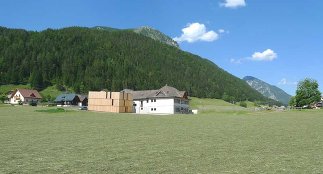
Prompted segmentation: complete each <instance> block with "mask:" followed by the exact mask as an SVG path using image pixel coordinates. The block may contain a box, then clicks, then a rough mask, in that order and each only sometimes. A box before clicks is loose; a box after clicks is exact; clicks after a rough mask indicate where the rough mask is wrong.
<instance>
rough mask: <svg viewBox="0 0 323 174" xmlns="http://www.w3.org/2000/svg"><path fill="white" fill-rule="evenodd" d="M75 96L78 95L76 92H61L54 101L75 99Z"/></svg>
mask: <svg viewBox="0 0 323 174" xmlns="http://www.w3.org/2000/svg"><path fill="white" fill-rule="evenodd" d="M75 97H78V96H77V95H76V94H61V95H59V96H57V97H56V99H55V100H54V102H62V101H73V100H74V98H75Z"/></svg>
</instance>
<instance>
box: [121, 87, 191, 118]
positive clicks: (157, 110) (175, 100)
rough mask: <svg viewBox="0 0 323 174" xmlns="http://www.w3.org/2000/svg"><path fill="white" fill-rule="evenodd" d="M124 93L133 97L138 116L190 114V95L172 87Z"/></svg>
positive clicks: (126, 90)
mask: <svg viewBox="0 0 323 174" xmlns="http://www.w3.org/2000/svg"><path fill="white" fill-rule="evenodd" d="M124 92H127V93H131V94H132V95H133V111H134V112H135V113H138V114H180V113H189V102H188V98H187V97H188V93H187V92H186V91H178V90H177V89H176V88H174V87H171V86H167V85H166V86H164V87H162V88H160V89H158V90H145V91H133V90H129V89H125V90H124Z"/></svg>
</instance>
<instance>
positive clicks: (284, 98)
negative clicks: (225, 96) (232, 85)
mask: <svg viewBox="0 0 323 174" xmlns="http://www.w3.org/2000/svg"><path fill="white" fill-rule="evenodd" d="M243 80H244V81H246V82H247V83H248V84H249V85H250V86H251V87H252V88H253V89H255V90H257V91H258V92H260V93H261V94H262V95H263V96H265V97H268V98H270V99H273V100H276V101H279V102H281V103H283V104H285V105H288V102H289V101H290V98H291V97H292V96H291V95H289V94H287V93H286V92H285V91H283V90H282V89H280V88H278V87H276V86H273V85H270V84H268V83H266V82H264V81H262V80H259V79H257V78H255V77H252V76H246V77H244V78H243Z"/></svg>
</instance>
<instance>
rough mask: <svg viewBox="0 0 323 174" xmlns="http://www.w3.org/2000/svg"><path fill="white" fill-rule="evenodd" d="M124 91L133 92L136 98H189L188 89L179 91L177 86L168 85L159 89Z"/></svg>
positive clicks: (126, 90)
mask: <svg viewBox="0 0 323 174" xmlns="http://www.w3.org/2000/svg"><path fill="white" fill-rule="evenodd" d="M123 92H126V93H131V94H132V95H133V99H135V100H136V99H147V98H175V97H176V98H187V92H186V91H178V90H177V89H176V88H174V87H171V86H167V85H165V86H164V87H162V88H160V89H158V90H144V91H133V90H130V89H125V90H123Z"/></svg>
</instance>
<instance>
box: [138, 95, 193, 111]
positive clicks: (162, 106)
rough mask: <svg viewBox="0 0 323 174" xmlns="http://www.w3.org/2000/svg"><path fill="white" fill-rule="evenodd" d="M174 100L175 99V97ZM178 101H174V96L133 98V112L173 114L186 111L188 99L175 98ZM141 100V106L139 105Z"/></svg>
mask: <svg viewBox="0 0 323 174" xmlns="http://www.w3.org/2000/svg"><path fill="white" fill-rule="evenodd" d="M175 100H176V99H175ZM177 100H179V101H180V102H178V101H177V102H176V103H175V102H174V98H155V99H149V100H148V102H147V99H145V100H134V103H135V104H136V106H134V112H135V113H137V114H175V113H182V112H185V111H188V109H189V105H188V100H185V102H184V101H183V100H180V99H177ZM141 101H142V104H143V105H142V107H141Z"/></svg>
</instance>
